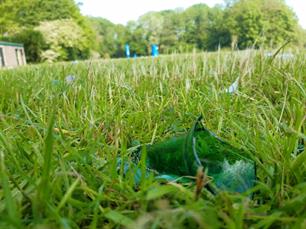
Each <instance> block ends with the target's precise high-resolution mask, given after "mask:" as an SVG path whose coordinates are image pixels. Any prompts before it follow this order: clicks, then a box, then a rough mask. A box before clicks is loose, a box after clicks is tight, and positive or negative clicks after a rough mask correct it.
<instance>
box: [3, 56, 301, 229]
mask: <svg viewBox="0 0 306 229" xmlns="http://www.w3.org/2000/svg"><path fill="white" fill-rule="evenodd" d="M305 66H306V57H305V54H304V53H301V52H300V53H296V57H295V58H294V59H291V60H284V59H282V58H278V57H275V58H266V57H264V55H263V52H261V51H257V52H255V51H244V52H218V53H211V54H209V53H203V54H190V55H172V56H161V57H159V58H156V59H151V58H139V59H136V60H134V59H130V60H105V61H94V62H80V63H78V64H77V65H73V64H70V63H61V64H54V65H47V64H46V65H35V66H27V67H22V68H18V69H14V70H2V71H0V178H1V180H0V228H20V227H25V228H44V229H45V228H46V229H47V228H65V229H66V228H90V229H93V228H102V227H103V228H122V227H123V228H125V227H127V228H303V227H304V228H305V227H306V220H305V219H306V204H305V203H306V165H305V164H306V163H305V161H306V152H305V151H304V152H303V153H300V154H297V152H296V151H297V146H298V140H299V139H300V138H304V139H305V134H304V133H303V131H302V129H303V128H304V130H305V104H306V92H305V82H306V67H305ZM67 75H74V76H75V77H76V79H75V81H74V82H73V83H72V84H67V83H66V81H65V77H66V76H67ZM238 76H239V77H240V80H239V83H240V85H239V91H238V92H237V93H236V94H234V95H229V94H227V93H224V90H225V88H227V87H228V86H229V85H230V84H231V83H232V82H234V81H235V79H236V78H237V77H238ZM199 114H203V117H204V124H205V125H206V127H208V128H209V129H210V130H212V131H214V132H215V133H216V134H218V135H219V136H220V137H222V138H223V139H226V140H227V141H228V142H230V143H231V144H233V145H235V146H239V147H242V148H244V149H245V150H247V151H249V152H252V157H253V158H254V160H255V161H256V163H257V176H258V182H257V185H256V186H255V187H254V188H253V189H252V190H250V191H249V193H245V194H234V193H226V192H223V193H220V194H219V195H217V196H213V195H212V194H210V193H209V192H208V191H207V190H203V191H202V193H201V195H200V198H199V199H198V200H195V187H194V186H193V185H184V186H183V185H179V184H175V183H170V184H159V183H158V182H157V181H155V180H154V179H153V177H152V176H151V177H148V178H145V177H143V179H142V181H141V183H140V185H139V186H138V187H135V186H134V179H133V174H132V172H130V173H128V174H126V175H125V176H124V175H123V168H121V170H119V172H118V171H117V159H116V158H117V156H118V155H119V154H120V156H121V157H122V158H125V159H126V160H129V152H130V151H129V150H128V149H129V148H130V147H132V146H133V145H134V144H135V142H141V143H142V144H145V143H154V142H159V141H161V140H163V139H165V138H167V137H169V136H173V135H175V134H176V133H177V132H180V131H182V130H187V129H188V128H189V127H191V126H192V123H193V122H194V120H195V119H196V117H197V116H198V115H199ZM250 194H252V195H253V198H251V199H250V198H249V197H250Z"/></svg>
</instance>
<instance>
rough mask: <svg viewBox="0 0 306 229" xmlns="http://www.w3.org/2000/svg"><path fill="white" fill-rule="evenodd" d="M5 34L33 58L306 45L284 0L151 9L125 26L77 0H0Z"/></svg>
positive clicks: (1, 36) (1, 30) (227, 0)
mask: <svg viewBox="0 0 306 229" xmlns="http://www.w3.org/2000/svg"><path fill="white" fill-rule="evenodd" d="M0 15H1V16H0V40H6V41H13V42H20V43H23V44H24V46H25V49H26V50H25V51H26V54H27V60H28V61H29V62H42V61H50V62H52V61H66V60H75V59H88V58H91V57H95V58H97V57H103V58H110V57H111V58H115V57H123V56H124V55H125V50H124V47H125V44H129V45H130V47H131V54H132V55H134V54H136V55H138V56H145V55H148V54H149V53H150V46H151V44H157V45H158V46H159V51H160V53H164V54H166V53H173V52H184V53H186V52H191V51H193V50H205V51H213V50H216V49H218V48H237V49H245V48H248V47H254V48H259V47H264V48H275V47H278V46H279V45H282V44H283V43H284V42H287V41H291V45H295V46H299V47H305V38H306V35H305V34H306V32H305V30H303V29H302V28H301V27H300V26H299V24H298V20H297V17H296V15H295V14H294V12H293V11H292V9H291V8H289V7H288V6H287V5H286V3H285V2H284V0H269V1H266V0H225V3H224V4H222V5H216V6H215V7H209V6H207V5H206V4H197V5H193V6H191V7H189V8H187V9H174V10H164V11H160V12H149V13H147V14H144V15H143V16H141V17H140V18H139V19H138V20H136V21H130V22H128V23H127V25H126V26H124V25H120V24H114V23H112V22H110V21H108V20H106V19H104V18H94V17H85V16H83V15H81V13H80V9H79V6H78V4H77V3H76V2H75V1H73V0H57V1H53V0H23V1H20V0H0Z"/></svg>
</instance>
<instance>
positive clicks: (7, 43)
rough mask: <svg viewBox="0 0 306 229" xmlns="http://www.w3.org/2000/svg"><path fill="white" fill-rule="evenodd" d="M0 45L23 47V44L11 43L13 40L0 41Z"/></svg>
mask: <svg viewBox="0 0 306 229" xmlns="http://www.w3.org/2000/svg"><path fill="white" fill-rule="evenodd" d="M0 46H13V47H23V44H20V43H13V42H5V41H0Z"/></svg>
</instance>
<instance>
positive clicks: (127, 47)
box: [125, 44, 131, 58]
mask: <svg viewBox="0 0 306 229" xmlns="http://www.w3.org/2000/svg"><path fill="white" fill-rule="evenodd" d="M125 55H126V57H127V58H130V55H131V54H130V46H129V45H128V44H126V45H125Z"/></svg>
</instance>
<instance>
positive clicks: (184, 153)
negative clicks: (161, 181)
mask: <svg viewBox="0 0 306 229" xmlns="http://www.w3.org/2000/svg"><path fill="white" fill-rule="evenodd" d="M201 119H202V117H199V118H198V119H197V120H196V122H195V124H194V125H193V127H192V128H191V129H190V130H189V131H188V133H187V134H185V135H182V136H177V137H173V138H170V139H168V140H165V141H163V142H161V143H157V144H154V145H147V146H146V149H145V150H146V153H147V163H148V167H149V168H150V169H153V170H156V171H157V172H158V173H159V175H160V176H161V177H164V176H167V175H170V177H171V175H174V176H195V175H196V172H197V169H198V167H200V166H203V167H204V169H205V171H207V175H208V176H210V177H211V178H212V180H213V182H212V187H215V188H217V189H221V190H225V191H232V192H244V191H246V190H248V189H249V188H251V187H253V186H254V183H255V179H256V174H255V163H254V161H252V160H251V159H250V158H249V157H248V156H247V153H246V152H244V151H243V150H241V149H238V148H235V147H233V146H232V145H230V144H229V143H227V142H225V141H223V140H221V139H220V138H218V137H217V136H216V135H215V134H214V133H212V132H211V131H209V130H207V129H206V128H205V127H204V126H203V125H202V123H201ZM142 150H144V149H142Z"/></svg>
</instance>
